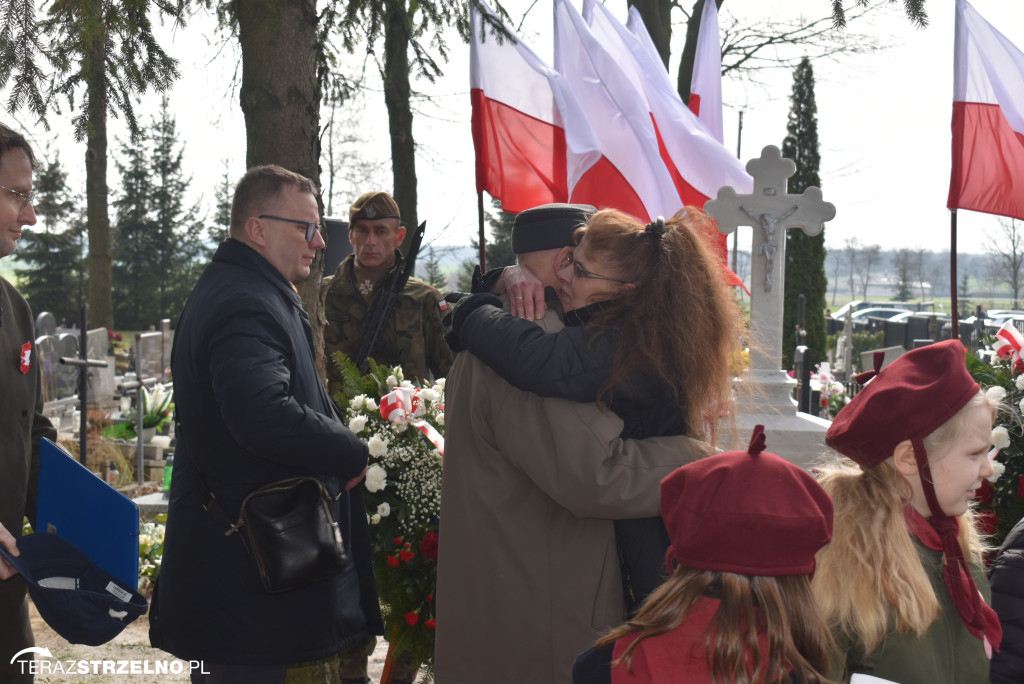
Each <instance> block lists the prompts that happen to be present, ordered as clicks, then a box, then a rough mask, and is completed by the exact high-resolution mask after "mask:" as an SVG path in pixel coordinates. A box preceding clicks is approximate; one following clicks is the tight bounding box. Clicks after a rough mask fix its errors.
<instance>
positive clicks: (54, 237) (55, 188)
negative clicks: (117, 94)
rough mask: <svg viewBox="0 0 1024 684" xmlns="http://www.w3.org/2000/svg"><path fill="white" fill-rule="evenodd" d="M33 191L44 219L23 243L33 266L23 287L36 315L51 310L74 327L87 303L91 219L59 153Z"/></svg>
mask: <svg viewBox="0 0 1024 684" xmlns="http://www.w3.org/2000/svg"><path fill="white" fill-rule="evenodd" d="M33 190H34V192H35V199H34V200H33V204H32V206H33V208H34V209H35V212H36V216H38V217H39V223H38V224H36V226H34V227H33V228H32V229H31V230H27V231H25V233H24V234H23V235H22V237H21V240H20V241H19V245H18V252H17V257H18V261H21V262H24V263H26V264H27V265H28V266H30V268H28V269H26V270H25V271H24V272H23V273H22V274H21V282H20V290H21V292H22V294H23V295H24V296H25V299H26V300H28V302H29V304H31V306H32V310H33V311H34V312H35V313H36V314H39V313H41V312H43V311H49V312H50V313H52V314H53V315H54V317H55V318H56V319H57V321H58V322H64V323H65V324H68V325H70V324H71V323H73V322H77V321H78V320H79V318H80V314H81V306H82V304H83V303H84V302H85V292H86V290H85V287H86V276H85V271H86V265H85V254H84V252H85V246H84V240H85V223H84V222H83V220H82V217H81V212H80V210H79V207H78V201H77V198H75V197H74V196H73V195H72V193H71V190H70V188H68V184H67V173H65V171H64V169H63V167H62V166H61V163H60V158H59V157H57V156H54V157H53V158H52V160H51V161H50V162H49V163H47V165H46V167H45V168H44V169H43V170H42V171H40V172H39V173H38V174H37V175H36V179H35V182H34V183H33Z"/></svg>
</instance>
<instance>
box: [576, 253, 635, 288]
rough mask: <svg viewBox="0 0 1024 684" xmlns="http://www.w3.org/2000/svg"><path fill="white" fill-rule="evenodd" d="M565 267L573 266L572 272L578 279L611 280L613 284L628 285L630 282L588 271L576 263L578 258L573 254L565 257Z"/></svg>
mask: <svg viewBox="0 0 1024 684" xmlns="http://www.w3.org/2000/svg"><path fill="white" fill-rule="evenodd" d="M565 265H566V266H572V272H573V274H574V275H575V276H576V277H577V278H593V279H595V280H610V281H612V282H613V283H622V284H624V285H625V284H628V283H629V281H628V280H621V279H619V278H612V277H610V276H603V275H601V274H599V273H594V272H593V271H588V270H587V269H585V268H583V266H581V265H580V262H578V261H576V257H574V256H573V253H572V252H569V254H568V255H567V256H566V257H565Z"/></svg>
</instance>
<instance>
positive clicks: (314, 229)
mask: <svg viewBox="0 0 1024 684" xmlns="http://www.w3.org/2000/svg"><path fill="white" fill-rule="evenodd" d="M0 187H3V186H0ZM257 218H261V219H270V220H271V221H284V222H285V223H295V224H298V225H300V226H305V227H306V242H312V241H313V237H314V236H315V235H316V234H317V233H319V232H320V224H319V223H317V222H316V221H299V220H297V219H290V218H281V217H280V216H271V215H270V214H260V215H259V216H258V217H257Z"/></svg>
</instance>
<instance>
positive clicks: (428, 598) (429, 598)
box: [427, 594, 434, 603]
mask: <svg viewBox="0 0 1024 684" xmlns="http://www.w3.org/2000/svg"><path fill="white" fill-rule="evenodd" d="M433 602H434V595H433V594H431V595H430V596H428V597H427V603H433Z"/></svg>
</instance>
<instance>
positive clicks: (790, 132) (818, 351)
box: [782, 57, 828, 368]
mask: <svg viewBox="0 0 1024 684" xmlns="http://www.w3.org/2000/svg"><path fill="white" fill-rule="evenodd" d="M790 102H791V108H790V111H789V123H788V124H787V126H786V130H787V135H786V138H785V140H783V142H782V156H784V157H786V158H788V159H792V160H793V161H794V162H796V174H795V175H794V176H793V177H792V178H790V179H789V192H790V193H793V194H796V193H800V192H803V191H804V190H806V189H807V188H808V187H811V186H815V187H821V179H820V178H819V176H818V168H819V166H820V164H821V157H820V154H819V152H818V108H817V104H815V100H814V70H813V68H812V67H811V62H810V60H808V59H807V58H806V57H805V58H804V59H803V60H801V62H800V64H799V65H798V66H797V68H796V70H795V72H794V75H793V93H792V95H791V97H790ZM785 234H786V237H785V239H786V275H785V293H784V299H783V309H782V364H783V367H784V368H792V366H793V353H794V351H795V349H796V346H797V344H800V342H798V339H797V335H796V328H797V322H798V319H797V298H798V297H799V296H800V295H801V294H802V295H804V298H805V312H806V316H805V326H806V327H805V330H806V333H807V334H806V337H805V338H804V341H803V344H806V345H807V346H808V348H810V349H811V350H812V352H813V354H814V357H815V358H818V359H822V358H824V354H825V352H826V349H825V319H824V315H823V314H824V311H825V307H826V304H827V302H826V292H827V290H828V279H827V278H826V277H825V231H824V230H822V231H821V232H820V233H818V234H817V235H814V236H810V235H807V234H805V233H804V232H803V231H802V230H800V229H790V230H786V231H785Z"/></svg>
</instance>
